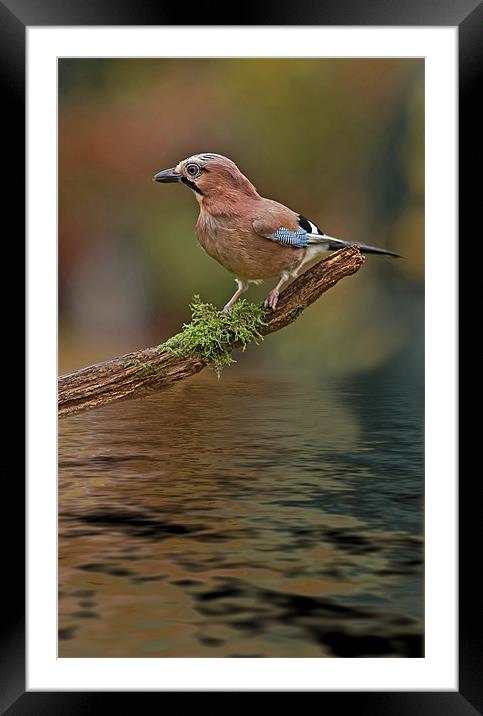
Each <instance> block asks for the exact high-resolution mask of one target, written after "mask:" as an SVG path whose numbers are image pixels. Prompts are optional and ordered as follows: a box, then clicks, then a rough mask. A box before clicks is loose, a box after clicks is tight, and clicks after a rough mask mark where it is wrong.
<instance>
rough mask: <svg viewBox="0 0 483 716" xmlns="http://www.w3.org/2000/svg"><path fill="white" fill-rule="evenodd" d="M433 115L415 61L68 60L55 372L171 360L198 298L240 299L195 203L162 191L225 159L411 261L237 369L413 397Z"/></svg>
mask: <svg viewBox="0 0 483 716" xmlns="http://www.w3.org/2000/svg"><path fill="white" fill-rule="evenodd" d="M423 101H424V61H423V60H414V59H409V60H408V59H401V60H399V59H388V60H385V59H376V60H367V59H362V60H361V59H348V60H344V59H342V60H341V59H288V58H287V59H196V60H191V59H175V60H172V59H139V60H136V59H61V60H60V61H59V150H60V151H59V293H60V295H59V343H60V345H59V370H60V372H66V371H70V370H75V369H78V368H81V367H83V366H84V365H87V364H89V363H92V362H95V361H98V360H103V359H107V358H110V357H114V356H116V355H119V354H123V353H126V352H128V351H131V350H135V349H137V348H142V347H145V346H148V345H155V344H157V343H160V342H162V341H163V340H164V339H165V338H167V337H168V336H170V335H171V334H173V333H174V332H176V331H177V330H178V329H179V328H180V326H181V324H182V323H183V322H185V321H187V320H189V318H190V311H189V303H190V300H191V298H192V296H193V294H195V293H199V294H200V295H201V297H202V298H203V300H206V301H211V302H214V303H216V304H217V305H219V306H222V305H224V303H225V302H226V300H227V298H228V297H229V296H231V294H232V292H233V290H234V283H233V279H232V277H231V275H230V274H229V273H228V272H226V271H225V269H223V268H222V267H221V266H219V265H218V264H217V263H216V262H214V261H213V260H212V259H210V258H209V257H208V256H207V255H205V254H204V253H203V251H202V250H201V248H200V247H199V245H198V243H197V241H196V238H195V232H194V226H195V222H196V218H197V214H198V205H197V202H196V201H195V198H194V196H193V194H192V193H191V192H190V191H188V190H186V189H185V188H184V187H180V186H174V185H173V186H162V185H159V184H155V183H153V182H152V176H153V175H154V174H155V173H156V172H157V171H159V170H161V169H165V168H167V167H171V166H173V165H175V164H176V163H177V162H178V161H179V160H180V159H183V158H184V157H186V156H189V155H191V154H195V153H198V152H216V153H220V154H226V155H227V156H229V157H231V158H232V159H233V160H234V161H235V162H236V163H237V164H238V165H239V167H240V168H241V170H242V171H243V172H244V173H245V174H246V175H247V176H248V177H249V178H250V179H251V181H252V182H253V183H254V184H255V186H256V187H257V189H258V190H259V192H260V193H261V194H262V195H265V196H268V197H271V198H274V199H276V200H278V201H281V202H283V203H285V204H287V205H288V206H290V207H291V208H293V209H294V210H296V211H297V212H300V213H302V214H303V215H305V216H307V217H308V218H310V219H311V220H312V221H314V222H315V223H317V224H318V225H319V226H320V227H321V228H322V229H323V230H324V231H326V232H327V233H329V234H331V235H333V236H336V237H340V238H342V239H346V240H349V241H360V242H366V243H370V244H374V245H377V246H381V247H386V248H388V249H391V250H393V251H396V252H398V253H401V254H403V255H404V257H405V258H404V259H402V260H392V259H387V258H384V257H377V256H376V257H372V256H370V257H368V260H367V262H366V265H365V267H364V268H363V269H362V270H361V271H360V272H359V273H358V274H357V275H356V276H354V277H352V278H350V280H347V281H344V282H342V283H341V284H340V285H339V286H337V287H336V288H335V289H333V290H332V291H330V293H329V294H327V296H325V297H324V298H323V299H322V300H321V301H319V302H318V303H317V304H316V305H315V306H313V307H311V308H310V309H309V310H308V311H307V312H306V313H305V314H304V315H303V316H302V317H301V318H300V319H299V320H297V321H296V322H295V323H294V324H293V325H292V326H290V327H289V328H287V329H285V330H283V331H280V332H279V333H276V334H274V335H273V336H271V337H270V338H269V339H268V340H267V341H266V343H265V344H264V346H263V347H262V348H259V349H253V350H250V351H248V352H247V353H246V354H245V355H244V356H243V358H242V360H243V362H244V364H245V365H249V366H252V367H253V364H257V366H258V367H260V368H261V369H262V371H263V370H265V369H266V368H269V369H270V370H271V371H272V370H274V366H275V365H276V366H277V370H280V371H281V372H282V373H285V372H286V371H289V372H290V371H291V370H292V366H296V370H297V371H300V370H301V368H302V369H305V370H306V371H308V372H309V373H314V374H317V375H319V374H322V375H323V376H329V377H345V376H350V375H356V374H360V373H367V372H370V371H373V370H375V369H377V370H380V369H381V368H383V367H384V366H395V365H403V366H404V371H405V372H408V371H409V372H411V373H412V375H413V377H414V379H415V380H417V381H418V382H419V381H421V380H422V356H423V332H424V328H423V300H424V289H423V286H424V284H423V280H424V146H423V142H424V104H423ZM268 290H269V285H268V284H267V283H266V284H264V285H263V286H261V287H252V288H251V289H250V291H249V293H248V294H247V297H248V298H249V299H250V300H260V299H261V298H263V297H264V296H265V295H266V293H267V292H268ZM235 370H236V368H235Z"/></svg>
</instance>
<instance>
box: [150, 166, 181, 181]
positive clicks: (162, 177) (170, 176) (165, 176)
mask: <svg viewBox="0 0 483 716" xmlns="http://www.w3.org/2000/svg"><path fill="white" fill-rule="evenodd" d="M180 179H181V174H178V173H177V172H175V170H174V168H173V169H165V170H164V171H162V172H158V173H157V174H155V175H154V176H153V181H159V182H162V183H163V184H167V183H169V182H176V181H179V180H180Z"/></svg>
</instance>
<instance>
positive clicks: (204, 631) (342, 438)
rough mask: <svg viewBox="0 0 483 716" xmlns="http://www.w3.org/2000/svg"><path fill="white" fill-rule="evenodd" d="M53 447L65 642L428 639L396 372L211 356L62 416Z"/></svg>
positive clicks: (93, 648) (418, 502)
mask: <svg viewBox="0 0 483 716" xmlns="http://www.w3.org/2000/svg"><path fill="white" fill-rule="evenodd" d="M413 392H414V391H413ZM59 462H60V469H59V530H60V537H59V589H60V598H59V656H61V657H193V656H194V657H220V656H223V657H414V656H422V655H423V633H424V631H423V598H422V594H423V580H422V561H423V542H422V531H423V521H422V507H423V488H424V475H423V434H422V405H421V400H420V396H419V395H414V394H413V393H412V392H408V387H407V385H404V384H401V383H398V382H390V381H388V380H384V379H382V378H381V379H380V380H375V379H374V378H372V379H371V380H369V379H365V380H364V379H361V380H352V381H351V382H350V384H347V383H346V384H341V383H331V384H326V383H324V382H323V381H314V380H307V379H300V380H299V379H297V378H291V379H290V380H288V379H283V380H282V379H279V378H269V377H266V376H262V377H256V378H253V377H247V376H244V375H242V374H241V373H240V371H239V369H238V368H237V369H234V370H231V371H230V370H225V372H224V374H223V376H222V379H221V380H220V381H218V380H216V378H214V377H213V376H212V375H209V374H207V372H206V371H205V373H204V374H202V375H200V376H198V377H197V378H194V379H191V380H188V381H185V382H184V383H182V384H180V385H178V386H176V387H175V388H174V389H172V390H169V391H166V392H164V393H159V394H157V395H155V396H152V397H150V398H147V399H144V400H137V401H128V402H123V403H117V404H113V405H110V406H107V407H105V408H102V409H98V410H94V411H91V412H87V413H84V414H81V415H79V416H73V417H71V418H66V419H64V420H62V421H61V422H60V436H59Z"/></svg>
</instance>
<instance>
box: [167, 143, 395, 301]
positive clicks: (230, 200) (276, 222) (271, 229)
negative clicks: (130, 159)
mask: <svg viewBox="0 0 483 716" xmlns="http://www.w3.org/2000/svg"><path fill="white" fill-rule="evenodd" d="M153 181H157V182H163V183H166V182H180V183H182V184H184V185H185V186H187V187H189V188H190V189H192V191H193V192H194V194H195V197H196V199H197V200H198V203H199V206H200V213H199V217H198V221H197V223H196V234H197V237H198V241H199V242H200V244H201V246H202V247H203V249H204V250H205V251H206V253H207V254H208V255H209V256H211V257H212V258H214V259H216V261H218V262H219V263H220V264H222V265H223V266H224V267H225V268H226V269H228V271H230V272H231V273H232V274H234V276H235V281H236V283H237V286H238V288H237V290H236V292H235V293H234V295H233V296H232V297H231V298H230V300H229V301H228V303H227V304H226V306H225V307H224V308H223V312H225V313H226V312H228V311H229V310H230V309H231V307H232V306H233V304H234V303H235V301H236V300H237V299H238V298H239V297H240V296H241V295H242V293H244V292H245V291H246V290H247V288H248V286H249V284H250V283H261V282H262V281H263V280H264V279H267V278H278V279H279V280H278V283H277V284H276V286H275V287H274V288H272V290H271V291H270V293H269V294H268V297H267V299H266V301H265V304H264V305H265V307H266V308H271V309H272V310H275V308H276V306H277V301H278V297H279V294H280V291H281V290H282V288H283V287H284V286H285V284H286V283H288V281H290V279H291V278H295V277H296V276H297V274H298V273H299V271H300V270H301V268H302V267H303V266H304V265H305V264H307V263H309V262H311V261H312V260H313V259H315V258H318V257H319V256H320V255H321V254H323V253H326V252H331V251H337V250H338V249H341V248H343V247H344V246H350V245H352V244H350V243H348V242H346V241H341V240H340V239H336V238H334V237H333V236H328V235H327V234H326V233H325V232H324V231H321V229H319V228H318V226H316V225H315V224H313V223H312V222H311V221H309V219H306V218H305V217H304V216H302V215H301V214H297V213H296V212H295V211H292V209H289V208H288V207H287V206H284V205H283V204H279V203H278V202H277V201H273V200H272V199H265V198H264V197H262V196H260V194H259V193H258V192H257V190H256V189H255V187H254V186H253V184H252V183H251V182H250V181H249V180H248V179H247V177H246V176H244V175H243V174H242V173H241V171H240V170H239V169H238V167H237V166H236V164H235V163H234V162H233V161H232V160H231V159H228V158H227V157H224V156H222V155H221V154H210V153H206V154H195V155H194V156H191V157H188V158H187V159H183V160H182V161H181V162H179V164H177V165H176V166H175V167H173V168H172V169H165V170H164V171H161V172H158V173H157V174H156V175H155V176H154V177H153ZM359 248H360V250H361V251H362V252H363V253H371V254H386V255H388V256H395V257H399V254H395V253H392V252H391V251H386V250H384V249H379V248H376V247H375V246H366V245H364V244H359Z"/></svg>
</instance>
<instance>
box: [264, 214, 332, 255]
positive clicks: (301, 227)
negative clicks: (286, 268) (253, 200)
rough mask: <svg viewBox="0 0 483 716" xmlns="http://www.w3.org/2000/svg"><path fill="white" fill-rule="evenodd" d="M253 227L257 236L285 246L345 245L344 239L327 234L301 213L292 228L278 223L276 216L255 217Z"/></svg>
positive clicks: (297, 247)
mask: <svg viewBox="0 0 483 716" xmlns="http://www.w3.org/2000/svg"><path fill="white" fill-rule="evenodd" d="M253 229H254V231H255V232H256V233H257V234H258V235H259V236H264V237H265V238H266V239H271V240H272V241H276V242H277V243H279V244H283V245H285V246H293V247H294V248H296V249H303V248H306V247H307V246H312V245H314V244H320V245H326V247H327V248H328V249H340V248H342V247H343V246H346V244H345V242H344V241H340V240H339V239H335V238H334V237H333V236H328V235H327V234H326V233H325V232H323V231H321V230H320V229H319V228H318V226H316V225H315V224H313V223H312V222H311V221H309V220H308V219H306V218H305V216H302V215H301V214H298V215H297V222H296V226H295V227H293V228H287V227H286V226H283V225H280V223H279V222H278V221H277V220H276V217H273V216H270V217H269V218H265V219H256V220H255V221H254V222H253Z"/></svg>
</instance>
